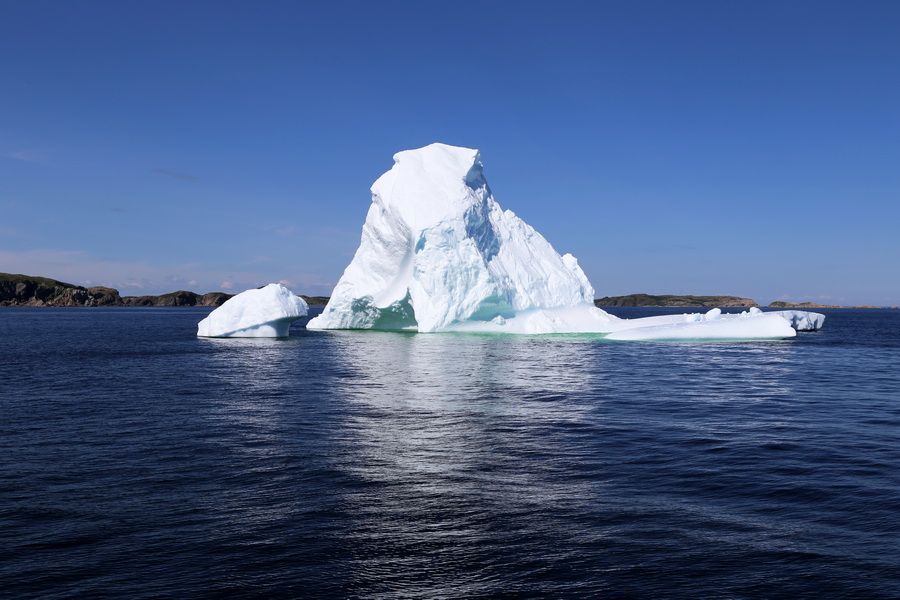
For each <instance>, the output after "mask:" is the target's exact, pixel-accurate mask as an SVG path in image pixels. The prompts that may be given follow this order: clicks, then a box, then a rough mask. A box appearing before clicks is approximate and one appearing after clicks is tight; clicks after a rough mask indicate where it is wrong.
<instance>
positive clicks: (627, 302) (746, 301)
mask: <svg viewBox="0 0 900 600" xmlns="http://www.w3.org/2000/svg"><path fill="white" fill-rule="evenodd" d="M594 304H595V305H597V306H600V307H603V306H614V307H615V306H652V307H661V306H662V307H665V306H670V307H679V308H680V307H695V308H716V307H720V308H735V307H738V308H749V307H751V306H759V304H757V302H756V300H753V299H752V298H741V297H740V296H677V295H673V294H661V295H653V294H628V295H627V296H604V297H603V298H597V299H596V300H594Z"/></svg>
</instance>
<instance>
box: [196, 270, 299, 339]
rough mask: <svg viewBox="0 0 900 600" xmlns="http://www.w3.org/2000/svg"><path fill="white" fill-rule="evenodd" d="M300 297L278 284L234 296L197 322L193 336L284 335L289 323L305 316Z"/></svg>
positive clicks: (258, 336) (265, 336) (270, 336)
mask: <svg viewBox="0 0 900 600" xmlns="http://www.w3.org/2000/svg"><path fill="white" fill-rule="evenodd" d="M307 312H309V307H308V306H307V304H306V302H305V301H304V300H303V298H300V297H299V296H297V295H295V294H294V293H293V292H292V291H291V290H289V289H287V288H286V287H284V286H283V285H281V284H279V283H270V284H269V285H267V286H264V287H261V288H259V289H255V290H247V291H246V292H241V293H240V294H238V295H236V296H234V297H233V298H231V299H229V300H228V301H227V302H225V303H224V304H223V305H222V306H220V307H219V308H217V309H216V310H214V311H212V312H211V313H209V315H208V316H207V317H206V318H205V319H203V320H202V321H200V323H198V324H197V337H220V338H231V337H255V338H274V337H287V336H288V331H289V330H290V328H291V323H293V322H294V321H296V320H297V319H299V318H300V317H305V316H306V314H307Z"/></svg>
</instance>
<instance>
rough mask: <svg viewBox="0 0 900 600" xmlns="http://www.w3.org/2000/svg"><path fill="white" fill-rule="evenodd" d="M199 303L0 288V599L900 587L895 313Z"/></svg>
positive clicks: (762, 592) (880, 590)
mask: <svg viewBox="0 0 900 600" xmlns="http://www.w3.org/2000/svg"><path fill="white" fill-rule="evenodd" d="M205 312H206V311H203V310H195V309H86V310H79V309H62V310H54V309H34V310H30V309H4V310H0V357H2V358H0V595H2V596H5V597H42V598H63V597H84V598H102V597H124V598H151V597H176V598H194V597H208V596H221V595H229V596H234V597H311V596H335V597H355V596H369V597H371V596H377V597H382V598H391V597H397V598H399V597H419V598H445V597H448V598H449V597H476V596H498V595H507V596H520V595H535V596H541V595H543V596H547V595H552V596H556V597H558V596H565V595H579V596H606V597H610V596H612V597H671V598H675V597H682V598H697V597H703V598H759V597H814V596H815V597H865V598H879V597H883V598H889V597H893V598H896V597H900V311H880V310H860V311H852V310H839V311H823V312H827V313H828V320H827V321H826V324H825V329H824V330H823V331H822V332H819V333H811V334H803V335H801V336H799V337H798V338H796V339H795V340H791V341H785V342H768V343H740V344H737V343H717V344H716V343H713V344H678V343H611V342H603V341H601V340H598V339H596V338H592V337H589V336H588V337H579V336H574V337H565V336H560V337H503V336H494V337H491V336H478V335H468V336H466V335H407V334H396V333H372V332H368V333H351V332H340V333H323V332H307V331H306V330H305V329H302V328H299V327H295V329H294V332H293V334H294V337H292V338H290V339H288V340H201V339H197V338H195V337H194V334H195V325H196V322H197V321H198V320H199V319H200V318H202V316H203V315H204V314H205ZM659 312H661V311H659V310H656V309H654V310H643V309H630V310H629V309H623V310H620V311H619V314H622V315H627V316H638V315H646V314H650V313H659Z"/></svg>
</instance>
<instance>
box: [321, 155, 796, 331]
mask: <svg viewBox="0 0 900 600" xmlns="http://www.w3.org/2000/svg"><path fill="white" fill-rule="evenodd" d="M593 299H594V289H593V287H592V286H591V284H590V282H589V281H588V279H587V277H586V276H585V274H584V272H583V271H582V270H581V267H579V266H578V261H577V260H576V259H575V257H574V256H572V255H571V254H565V255H562V256H560V255H559V254H558V253H557V252H556V250H555V249H554V248H553V246H551V245H550V243H549V242H547V240H546V239H544V237H543V236H541V234H539V233H538V232H537V231H535V230H534V228H532V227H531V226H530V225H528V224H527V223H525V222H524V221H522V219H520V218H519V217H517V216H516V215H515V214H514V213H513V212H511V211H509V210H503V209H502V208H501V207H500V205H499V204H498V203H497V201H496V200H494V197H493V194H492V193H491V190H490V187H488V184H487V181H486V180H485V177H484V173H483V171H482V164H481V161H480V158H479V153H478V151H477V150H473V149H471V148H459V147H455V146H448V145H445V144H431V145H429V146H426V147H424V148H419V149H417V150H407V151H404V152H399V153H397V154H395V155H394V166H393V167H392V168H391V169H390V170H389V171H388V172H387V173H385V174H384V175H382V176H381V177H379V178H378V180H376V181H375V183H374V184H373V185H372V204H371V206H370V207H369V212H368V214H367V215H366V222H365V224H364V225H363V231H362V238H361V241H360V245H359V249H358V250H357V251H356V254H355V255H354V256H353V260H352V261H351V262H350V265H349V266H348V267H347V268H346V270H345V271H344V273H343V275H342V276H341V279H340V281H338V284H337V286H336V287H335V289H334V292H333V293H332V295H331V300H330V301H329V302H328V305H327V306H326V307H325V310H324V311H323V312H322V314H321V315H319V316H318V317H316V318H314V319H312V320H311V321H310V322H309V325H308V327H309V328H311V329H388V330H411V331H419V332H436V331H479V332H497V333H604V334H611V335H610V336H609V337H610V338H612V339H686V338H740V339H759V338H785V337H792V336H794V335H796V332H795V331H794V329H793V328H792V327H791V326H790V324H789V323H788V321H787V320H786V319H783V318H781V317H775V316H768V317H764V316H762V315H761V314H756V313H754V314H750V313H746V314H745V316H743V317H742V318H741V319H722V320H721V321H720V320H718V319H716V316H717V315H712V314H709V313H708V314H707V315H687V316H686V315H666V316H662V317H650V318H647V319H619V318H617V317H615V316H613V315H610V314H608V313H607V312H605V311H603V310H601V309H599V308H597V307H595V306H594V304H593ZM757 312H758V311H757ZM714 321H715V323H713V322H714ZM636 328H653V329H652V331H647V332H645V333H646V334H647V335H645V336H644V337H640V336H638V334H624V333H620V332H624V331H625V330H632V329H636ZM613 334H614V335H613ZM616 336H618V337H616ZM629 336H630V337H629Z"/></svg>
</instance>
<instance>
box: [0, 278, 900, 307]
mask: <svg viewBox="0 0 900 600" xmlns="http://www.w3.org/2000/svg"><path fill="white" fill-rule="evenodd" d="M232 296H233V294H229V293H226V292H207V293H205V294H199V293H197V292H191V291H187V290H178V291H175V292H169V293H167V294H159V295H155V296H154V295H145V296H122V295H120V293H119V290H117V289H115V288H110V287H103V286H95V287H84V286H80V285H74V284H71V283H66V282H64V281H59V280H56V279H51V278H49V277H39V276H34V275H20V274H15V273H0V307H31V308H43V307H45V308H69V307H72V308H76V307H81V308H90V307H103V306H106V307H132V308H133V307H150V308H153V307H157V308H173V307H196V306H200V307H210V308H216V307H219V306H221V305H222V304H224V303H225V301H226V300H228V299H229V298H231V297H232ZM299 296H300V297H301V298H303V299H304V300H305V301H306V303H307V304H309V305H310V306H324V305H326V304H328V300H329V297H328V296H306V295H303V294H299ZM594 305H595V306H597V307H599V308H631V307H634V308H637V307H641V308H706V309H710V308H750V307H753V306H760V304H759V303H757V302H756V300H754V299H752V298H743V297H741V296H693V295H675V294H657V295H654V294H628V295H625V296H605V297H603V298H597V299H596V300H594ZM766 308H779V309H786V308H787V309H803V310H806V309H818V308H828V309H833V308H855V309H861V308H866V309H877V308H888V309H896V308H898V307H896V306H869V305H866V306H836V305H830V304H816V303H814V302H787V301H784V300H776V301H774V302H772V303H770V304H769V305H768V306H767V307H766Z"/></svg>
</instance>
